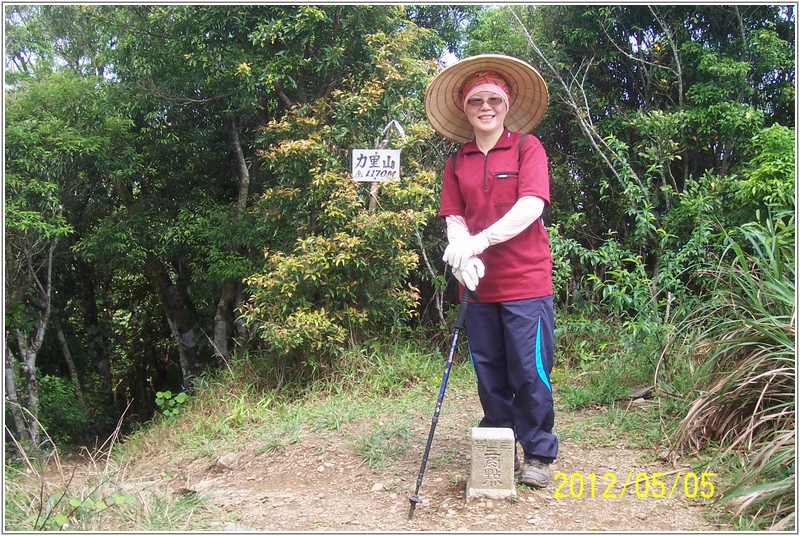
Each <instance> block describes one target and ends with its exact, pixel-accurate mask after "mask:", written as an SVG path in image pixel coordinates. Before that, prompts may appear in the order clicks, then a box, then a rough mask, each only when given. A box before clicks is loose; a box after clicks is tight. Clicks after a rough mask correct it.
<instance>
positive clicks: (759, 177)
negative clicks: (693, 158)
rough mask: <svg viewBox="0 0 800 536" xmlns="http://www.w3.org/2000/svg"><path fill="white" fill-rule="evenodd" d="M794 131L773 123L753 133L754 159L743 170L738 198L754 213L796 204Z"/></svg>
mask: <svg viewBox="0 0 800 536" xmlns="http://www.w3.org/2000/svg"><path fill="white" fill-rule="evenodd" d="M795 143H796V140H795V131H794V129H793V128H792V129H790V128H786V127H784V126H781V125H772V126H771V127H769V128H766V129H763V130H761V131H760V132H758V133H757V134H756V135H755V136H753V143H752V148H751V149H750V151H751V153H752V158H751V159H750V160H749V162H748V163H747V165H746V166H745V167H744V169H743V170H742V175H743V176H744V180H742V181H739V183H738V191H737V192H736V200H737V201H738V202H740V203H742V204H743V205H744V206H746V207H747V208H749V209H750V210H751V211H752V213H755V212H756V210H762V211H763V210H764V209H766V207H767V206H769V205H776V206H783V207H786V208H790V207H792V206H794V203H795V199H794V196H795V178H796V176H795Z"/></svg>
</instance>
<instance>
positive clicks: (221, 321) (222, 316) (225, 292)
mask: <svg viewBox="0 0 800 536" xmlns="http://www.w3.org/2000/svg"><path fill="white" fill-rule="evenodd" d="M235 298H236V282H235V281H234V280H233V279H231V280H229V281H227V282H226V283H225V284H224V285H223V287H222V295H221V296H220V298H219V301H218V302H217V313H216V314H215V315H214V349H215V350H216V352H217V357H218V360H219V361H220V362H222V361H224V360H225V358H226V357H228V353H229V349H228V335H230V333H231V332H232V331H233V330H232V324H233V322H232V317H233V314H232V312H233V301H234V299H235Z"/></svg>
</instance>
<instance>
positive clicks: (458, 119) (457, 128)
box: [425, 54, 548, 144]
mask: <svg viewBox="0 0 800 536" xmlns="http://www.w3.org/2000/svg"><path fill="white" fill-rule="evenodd" d="M477 71H495V72H497V74H499V75H500V76H502V77H503V78H505V79H506V81H507V82H508V85H509V87H510V88H511V95H510V96H509V105H510V106H509V110H508V115H506V120H505V126H506V127H508V129H509V130H513V131H515V132H530V131H531V130H533V129H534V128H535V127H536V125H538V124H539V122H540V121H541V120H542V117H543V116H544V112H545V110H546V109H547V103H548V93H547V84H546V83H545V81H544V78H542V75H541V74H539V71H537V70H536V69H534V68H533V67H531V66H530V65H528V64H527V63H525V62H524V61H522V60H519V59H517V58H513V57H511V56H504V55H502V54H481V55H479V56H471V57H469V58H464V59H463V60H459V61H457V62H455V63H453V64H452V65H448V66H447V67H446V68H445V69H444V70H442V71H440V72H439V73H437V74H436V76H434V77H433V80H431V82H430V84H428V89H427V91H426V92H425V115H427V116H428V121H430V123H431V125H432V126H433V128H434V129H435V130H436V132H438V133H439V134H441V135H442V136H444V137H445V138H447V139H449V140H452V141H454V142H456V143H461V144H464V143H468V142H470V141H472V140H473V138H474V137H475V133H474V131H473V128H472V125H471V124H470V122H469V120H468V119H467V116H466V114H465V113H464V110H463V108H462V103H461V98H460V92H461V87H462V86H463V85H464V82H465V81H466V80H467V78H469V77H470V76H472V74H474V73H475V72H477Z"/></svg>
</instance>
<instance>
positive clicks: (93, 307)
mask: <svg viewBox="0 0 800 536" xmlns="http://www.w3.org/2000/svg"><path fill="white" fill-rule="evenodd" d="M78 270H79V272H80V274H81V277H80V300H81V304H82V308H83V325H84V332H85V333H86V336H87V337H88V341H87V347H86V349H87V351H88V353H89V358H90V359H91V362H92V365H93V366H94V369H95V370H96V371H97V373H98V374H99V375H100V380H101V386H102V388H103V392H104V393H106V397H107V400H108V403H109V404H110V405H114V404H115V403H116V394H115V392H114V383H113V376H112V374H111V362H110V361H109V359H108V353H107V352H106V348H105V344H104V343H103V337H102V336H101V333H102V331H101V329H100V318H99V315H98V312H97V298H96V295H95V288H96V284H95V278H94V271H93V270H92V268H91V266H89V265H88V264H86V263H84V262H80V263H79V266H78Z"/></svg>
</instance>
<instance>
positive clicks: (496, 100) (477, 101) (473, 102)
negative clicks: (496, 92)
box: [467, 97, 505, 108]
mask: <svg viewBox="0 0 800 536" xmlns="http://www.w3.org/2000/svg"><path fill="white" fill-rule="evenodd" d="M484 102H485V103H487V104H489V106H491V107H492V108H497V107H498V106H500V105H501V104H503V103H504V102H505V101H504V100H503V99H502V98H501V97H489V98H488V99H482V98H480V97H473V98H471V99H469V100H468V101H467V104H468V105H469V106H472V107H473V108H480V107H482V106H483V103H484Z"/></svg>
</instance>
